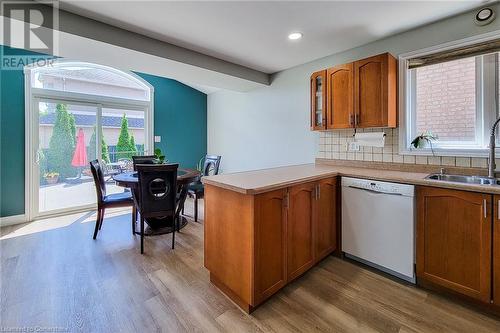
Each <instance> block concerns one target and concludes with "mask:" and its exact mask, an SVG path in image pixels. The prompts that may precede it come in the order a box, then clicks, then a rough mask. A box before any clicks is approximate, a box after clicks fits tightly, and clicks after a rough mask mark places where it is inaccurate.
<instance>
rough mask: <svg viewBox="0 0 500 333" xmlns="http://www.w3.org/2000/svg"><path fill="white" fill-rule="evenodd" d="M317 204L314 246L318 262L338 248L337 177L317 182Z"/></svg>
mask: <svg viewBox="0 0 500 333" xmlns="http://www.w3.org/2000/svg"><path fill="white" fill-rule="evenodd" d="M316 205H317V208H316V210H315V211H316V218H315V233H314V234H315V246H314V247H315V260H316V262H317V261H320V260H321V259H323V258H324V257H326V256H327V255H329V254H330V253H332V252H333V251H335V250H336V249H337V178H327V179H323V180H320V181H319V182H318V183H317V185H316Z"/></svg>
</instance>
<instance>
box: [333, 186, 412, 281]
mask: <svg viewBox="0 0 500 333" xmlns="http://www.w3.org/2000/svg"><path fill="white" fill-rule="evenodd" d="M414 192H415V189H414V186H413V185H406V184H395V183H387V182H380V181H374V180H367V179H356V178H348V177H342V251H343V252H344V254H345V255H346V256H347V257H348V258H351V259H354V260H357V261H360V262H362V263H364V264H367V265H370V266H372V267H375V268H377V269H380V270H382V271H384V272H386V273H389V274H392V275H394V276H397V277H399V278H401V279H404V280H406V281H409V282H412V283H415V269H414V267H415V265H414V263H415V244H414V239H415V235H414V234H415V225H414V205H415V204H414Z"/></svg>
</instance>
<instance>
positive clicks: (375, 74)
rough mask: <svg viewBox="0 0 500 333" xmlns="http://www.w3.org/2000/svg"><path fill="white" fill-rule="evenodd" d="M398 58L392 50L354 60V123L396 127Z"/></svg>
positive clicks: (356, 125) (361, 125)
mask: <svg viewBox="0 0 500 333" xmlns="http://www.w3.org/2000/svg"><path fill="white" fill-rule="evenodd" d="M396 91H397V61H396V59H395V58H394V57H393V56H392V55H390V54H389V53H384V54H380V55H377V56H374V57H370V58H366V59H363V60H358V61H355V62H354V123H355V127H358V128H368V127H396V126H397V123H396V118H397V112H396V110H397V107H396V105H397V100H396Z"/></svg>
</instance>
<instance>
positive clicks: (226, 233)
mask: <svg viewBox="0 0 500 333" xmlns="http://www.w3.org/2000/svg"><path fill="white" fill-rule="evenodd" d="M358 165H360V164H358ZM436 171H437V170H434V169H432V167H427V166H426V167H425V168H420V169H418V170H417V172H415V171H409V170H408V169H405V167H404V166H403V165H400V166H399V170H398V168H392V169H387V168H379V166H378V165H375V164H374V165H372V166H369V167H352V166H350V165H328V164H324V165H323V164H306V165H297V166H289V167H281V168H273V169H265V170H257V171H249V172H242V173H233V174H223V175H218V176H210V177H204V178H203V182H204V184H205V186H206V190H205V191H206V192H205V267H206V268H207V269H208V270H209V271H210V280H211V281H212V283H214V284H215V285H216V286H217V287H218V288H219V289H220V290H222V291H223V292H224V293H225V294H226V295H227V296H228V297H229V298H231V299H232V300H233V301H234V302H235V303H236V304H238V305H239V306H240V307H241V308H242V309H243V310H244V311H246V312H249V313H250V312H252V311H253V310H254V309H255V308H256V307H257V306H258V305H260V304H261V303H263V302H264V301H265V300H266V299H268V298H269V297H271V296H272V295H273V294H274V293H276V292H277V291H279V290H280V289H281V288H283V287H284V286H285V285H287V284H288V283H290V282H291V281H293V280H294V279H296V278H297V277H299V276H301V275H302V274H304V273H305V272H306V271H307V270H309V269H310V268H311V267H313V266H314V265H315V264H316V263H318V262H319V261H321V260H322V259H323V258H325V257H326V256H327V255H329V254H332V253H337V254H340V253H341V246H340V244H341V239H340V235H341V233H340V222H339V221H340V209H339V208H338V207H339V204H338V203H339V200H340V176H342V177H343V176H348V177H357V178H364V179H375V180H380V181H392V182H396V183H404V184H412V185H420V186H418V188H419V189H421V190H418V191H417V193H421V194H422V195H423V194H425V193H427V192H426V189H432V188H436V187H437V188H441V190H442V192H441V193H440V196H444V197H446V198H448V199H446V200H449V203H450V207H451V208H450V209H454V208H453V207H456V206H454V205H455V204H456V203H458V201H460V205H461V206H462V207H466V209H469V207H468V206H467V205H469V203H468V202H465V205H466V206H464V202H463V201H461V200H462V199H461V198H460V196H461V195H462V193H469V195H477V196H484V197H485V198H490V197H492V196H491V195H492V194H500V188H499V187H498V186H495V187H492V186H485V185H477V184H459V183H453V182H440V181H436V180H432V179H428V178H426V176H427V175H428V174H429V173H431V172H436ZM452 171H453V172H460V171H461V170H458V169H455V170H452ZM482 172H484V170H482ZM436 190H438V189H436ZM474 192H476V193H474ZM429 198H430V197H423V196H422V197H421V198H417V201H418V200H420V201H422V202H424V201H423V200H433V199H432V198H430V199H429ZM457 198H459V199H460V200H458V199H457ZM467 200H468V199H467ZM488 200H490V199H488ZM480 202H483V201H482V199H481V200H480ZM488 202H491V201H488ZM419 207H424V205H420V206H419ZM429 207H432V205H431V206H429ZM470 209H471V211H474V212H475V210H478V209H479V210H480V211H481V212H482V208H481V206H479V207H477V205H476V204H475V203H474V202H473V200H472V199H471V204H470ZM421 216H424V215H422V214H421ZM425 216H427V215H425ZM429 216H431V217H432V215H429ZM481 216H482V215H481ZM420 218H421V219H423V217H420ZM488 218H490V216H489V215H488ZM486 221H487V218H484V219H483V218H482V217H481V220H478V221H472V222H470V221H467V222H466V223H473V224H474V225H475V224H476V223H477V224H478V225H485V222H486ZM422 225H423V224H422ZM421 232H422V233H423V229H421ZM429 235H432V234H431V233H430V234H429ZM457 236H458V235H457ZM460 236H462V235H460ZM463 236H464V237H471V235H465V234H464V235H463ZM476 236H477V237H479V236H480V235H479V234H473V235H472V237H476ZM450 245H451V244H450ZM417 246H418V245H417ZM444 250H445V249H443V251H444ZM469 251H471V249H469ZM481 251H482V250H481ZM418 253H419V252H418V249H417V255H418ZM482 257H483V256H482V255H481V258H482ZM423 259H424V258H423V257H421V260H422V261H421V262H423ZM418 260H419V259H418V258H417V276H418V268H419V267H418V264H419V262H418ZM425 260H427V261H433V260H435V261H436V262H438V261H439V260H440V259H439V258H436V257H426V258H425ZM485 262H486V261H485ZM422 267H423V268H422V270H421V277H422V279H421V280H422V281H423V282H424V281H426V279H429V280H430V282H431V284H432V282H436V281H438V283H440V282H442V281H446V282H447V283H449V282H455V280H454V279H455V277H453V276H447V275H443V276H442V277H441V279H440V280H435V281H432V276H431V275H432V274H429V272H425V271H424V270H423V269H424V268H425V267H424V266H422ZM490 269H491V268H490ZM443 274H444V273H443ZM467 274H470V275H471V276H474V277H475V276H478V277H479V276H480V273H479V272H476V271H472V270H471V271H469V272H467ZM481 276H482V275H481ZM448 280H449V281H448ZM492 283H500V281H498V282H492V281H490V280H488V281H484V282H481V283H480V287H478V292H477V294H471V295H472V296H473V297H476V296H477V297H476V298H481V297H483V295H484V290H486V289H487V290H490V289H489V287H488V288H486V287H487V286H490V285H491V284H492ZM443 284H444V287H448V285H446V283H443ZM449 285H450V286H452V287H451V289H453V288H454V287H453V286H454V285H452V284H451V283H450V284H449ZM426 286H429V285H428V284H426ZM465 287H467V288H468V287H469V286H464V288H463V290H466V289H467V288H465ZM484 288H486V289H484ZM469 289H471V288H468V289H467V290H469ZM472 289H473V288H472ZM479 289H480V290H479ZM457 290H458V291H459V292H460V291H461V290H460V289H457V288H455V291H457ZM469 296H470V295H469ZM483 298H484V297H483ZM488 302H489V300H488Z"/></svg>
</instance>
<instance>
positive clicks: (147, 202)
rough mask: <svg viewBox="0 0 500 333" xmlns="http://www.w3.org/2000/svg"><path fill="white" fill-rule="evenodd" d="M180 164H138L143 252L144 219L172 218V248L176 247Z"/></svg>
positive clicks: (138, 193) (138, 201) (136, 196)
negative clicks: (178, 170) (178, 171)
mask: <svg viewBox="0 0 500 333" xmlns="http://www.w3.org/2000/svg"><path fill="white" fill-rule="evenodd" d="M178 167H179V164H160V165H158V164H137V165H136V168H137V173H138V177H139V187H138V189H137V193H136V194H135V195H134V200H135V201H136V204H137V207H138V210H139V215H140V224H141V253H144V219H147V218H154V217H156V218H158V217H162V218H171V219H172V223H173V225H172V249H173V248H174V247H175V229H176V222H177V219H176V216H175V210H176V196H177V168H178Z"/></svg>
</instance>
